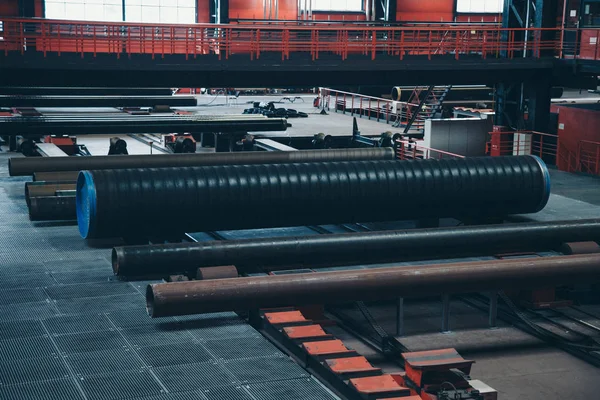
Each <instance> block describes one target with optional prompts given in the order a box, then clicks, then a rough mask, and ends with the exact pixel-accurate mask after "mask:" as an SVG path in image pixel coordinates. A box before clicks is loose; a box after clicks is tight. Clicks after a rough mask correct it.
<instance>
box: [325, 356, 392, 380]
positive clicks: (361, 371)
mask: <svg viewBox="0 0 600 400" xmlns="http://www.w3.org/2000/svg"><path fill="white" fill-rule="evenodd" d="M325 366H326V367H327V368H328V369H329V370H331V371H332V372H334V373H335V374H338V375H340V377H342V379H351V378H359V377H360V378H362V377H367V376H377V375H381V368H375V367H374V366H372V365H371V363H370V362H369V361H368V360H367V359H366V358H365V357H363V356H358V357H348V358H335V359H332V360H325Z"/></svg>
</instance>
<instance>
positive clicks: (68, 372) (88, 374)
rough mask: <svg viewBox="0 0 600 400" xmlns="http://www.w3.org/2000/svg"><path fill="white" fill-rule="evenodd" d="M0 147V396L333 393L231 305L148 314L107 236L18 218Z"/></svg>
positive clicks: (90, 399) (323, 399) (15, 189)
mask: <svg viewBox="0 0 600 400" xmlns="http://www.w3.org/2000/svg"><path fill="white" fill-rule="evenodd" d="M8 156H9V154H7V153H0V215H2V223H1V224H0V266H1V267H0V399H2V400H33V399H35V400H38V399H61V400H71V399H73V400H75V399H77V400H85V399H87V400H119V399H137V400H163V399H164V400H191V399H199V400H207V399H208V400H212V399H248V400H251V399H256V400H267V399H273V400H280V399H299V400H300V399H315V400H328V399H336V397H335V396H334V395H333V394H331V392H329V391H328V390H327V389H325V388H324V387H323V386H322V385H321V384H320V383H319V382H318V381H316V380H315V379H314V378H312V377H311V376H310V374H309V373H307V372H306V371H305V370H304V369H302V368H301V367H300V366H299V365H297V364H296V363H294V362H293V361H292V360H291V359H290V358H289V357H287V356H285V355H284V354H283V353H281V352H280V351H279V350H278V349H277V348H276V347H275V346H274V345H272V344H271V343H270V342H269V341H267V339H265V338H264V337H263V336H261V335H260V333H258V332H257V331H256V330H255V329H254V328H252V327H251V326H250V325H248V324H247V323H246V322H245V321H244V320H242V319H240V318H239V317H238V316H237V315H236V314H235V313H220V314H211V315H207V316H193V317H185V318H166V319H154V320H153V319H150V318H149V317H148V315H147V314H146V311H145V300H144V295H143V294H144V293H145V287H146V284H147V283H148V282H121V281H118V280H116V279H115V278H114V277H113V276H112V269H111V266H110V262H109V259H110V247H109V246H101V245H100V246H99V247H97V248H91V247H89V246H88V244H87V243H86V242H85V241H83V240H81V238H80V237H79V234H78V232H77V227H76V226H74V225H73V226H64V225H62V226H61V225H56V224H47V223H34V222H30V221H29V219H28V217H27V207H26V204H25V199H24V197H23V182H24V180H19V179H15V178H7V177H6V176H7V172H6V165H7V158H8Z"/></svg>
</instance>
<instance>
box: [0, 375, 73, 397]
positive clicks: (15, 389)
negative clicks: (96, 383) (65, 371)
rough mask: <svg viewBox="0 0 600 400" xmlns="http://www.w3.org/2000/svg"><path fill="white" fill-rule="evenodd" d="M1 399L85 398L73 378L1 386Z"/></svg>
mask: <svg viewBox="0 0 600 400" xmlns="http://www.w3.org/2000/svg"><path fill="white" fill-rule="evenodd" d="M0 399H3V400H4V399H6V400H40V399H44V400H45V399H53V400H54V399H57V400H58V399H60V400H84V397H83V396H82V395H81V393H80V392H79V390H78V389H77V386H76V385H75V382H74V381H73V380H72V379H58V380H54V381H44V382H31V383H22V384H18V385H8V386H0Z"/></svg>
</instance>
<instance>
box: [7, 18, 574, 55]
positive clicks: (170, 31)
mask: <svg viewBox="0 0 600 400" xmlns="http://www.w3.org/2000/svg"><path fill="white" fill-rule="evenodd" d="M1 20H2V22H3V24H2V31H0V38H1V39H0V51H3V52H5V53H6V54H8V53H21V54H25V53H26V52H30V51H38V52H43V53H44V54H47V53H49V52H53V53H57V54H59V55H60V54H62V53H78V54H81V56H82V57H84V56H86V55H92V56H95V55H97V54H100V53H108V54H115V55H116V56H117V57H122V56H129V55H131V54H151V55H152V56H153V57H156V56H161V57H164V56H165V55H168V54H182V55H185V56H186V58H189V57H199V56H202V55H207V54H212V55H218V57H219V59H223V58H224V59H227V58H228V57H229V56H231V55H234V54H246V55H248V57H249V58H250V59H259V58H260V57H261V55H263V54H265V53H271V54H273V53H275V54H279V55H280V56H281V59H282V60H286V59H289V58H290V55H291V54H292V53H306V54H310V55H311V57H312V59H313V60H317V59H319V57H320V56H321V55H332V54H333V55H337V56H339V57H340V58H341V59H342V60H344V59H346V58H347V57H348V56H349V55H351V54H352V55H364V56H367V57H370V58H371V59H373V60H374V59H376V58H377V57H378V56H382V55H385V56H391V57H397V58H398V59H400V60H401V59H403V58H404V57H406V56H411V55H421V56H426V57H427V58H429V59H431V58H432V57H435V56H439V55H452V56H454V57H455V58H456V59H459V58H460V57H462V56H478V57H481V58H488V57H501V56H503V57H504V56H506V57H508V58H513V57H523V56H526V57H540V56H541V52H542V51H544V50H548V51H553V52H554V53H555V54H556V55H558V54H563V52H564V53H565V54H570V53H572V52H575V53H576V52H577V51H579V47H580V46H579V43H571V42H570V41H569V40H565V38H564V37H563V36H564V35H562V32H561V30H560V29H538V28H529V29H502V28H500V27H499V26H493V25H492V26H490V25H481V26H479V25H473V26H411V27H373V26H360V25H357V26H356V25H344V26H328V25H325V26H321V25H319V26H287V25H286V26H276V25H267V26H265V25H259V26H255V25H243V24H234V25H211V24H194V25H181V24H179V25H166V24H137V23H121V22H119V23H114V22H111V23H108V22H87V21H61V20H45V19H18V18H2V19H1ZM526 31H527V35H526V36H527V37H528V40H527V41H525V40H523V39H521V38H523V37H524V36H525V35H524V33H525V32H526ZM544 32H546V33H547V34H546V35H542V33H544ZM548 33H551V34H548ZM546 36H550V37H552V39H551V40H548V39H546Z"/></svg>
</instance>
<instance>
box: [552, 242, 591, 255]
mask: <svg viewBox="0 0 600 400" xmlns="http://www.w3.org/2000/svg"><path fill="white" fill-rule="evenodd" d="M560 250H561V252H562V253H564V254H567V255H576V254H595V253H600V245H599V244H598V243H596V242H571V243H565V244H563V245H562V246H561V248H560Z"/></svg>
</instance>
